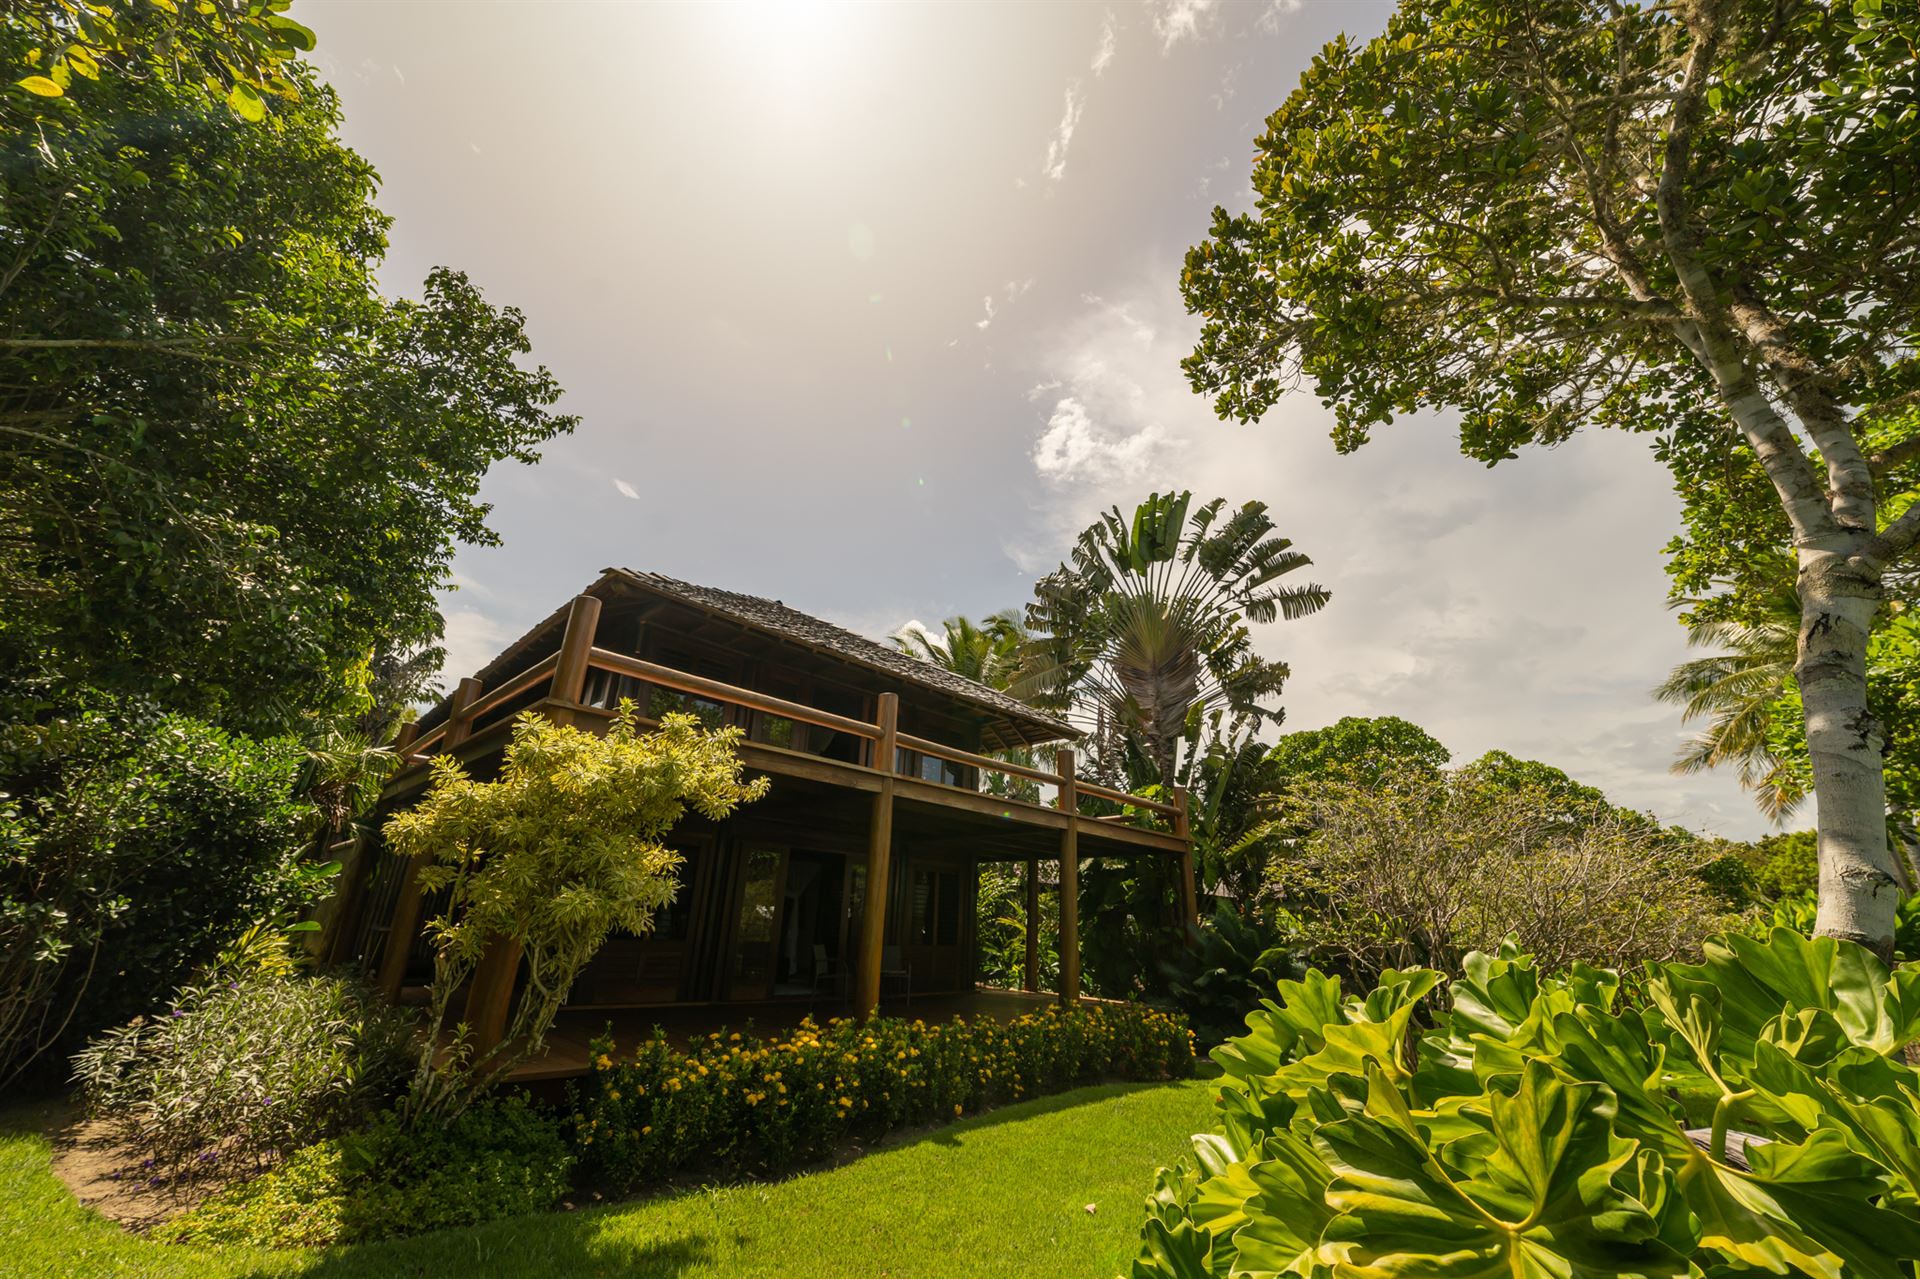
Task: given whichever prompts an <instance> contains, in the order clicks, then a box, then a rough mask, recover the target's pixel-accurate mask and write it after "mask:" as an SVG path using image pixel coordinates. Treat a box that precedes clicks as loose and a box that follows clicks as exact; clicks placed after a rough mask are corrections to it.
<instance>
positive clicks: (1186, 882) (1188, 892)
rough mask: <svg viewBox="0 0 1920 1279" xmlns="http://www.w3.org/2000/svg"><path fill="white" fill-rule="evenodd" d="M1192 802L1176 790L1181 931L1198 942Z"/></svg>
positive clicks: (1179, 790)
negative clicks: (1190, 813)
mask: <svg viewBox="0 0 1920 1279" xmlns="http://www.w3.org/2000/svg"><path fill="white" fill-rule="evenodd" d="M1191 802H1192V801H1191V800H1190V799H1189V798H1188V796H1187V792H1186V791H1185V790H1184V789H1182V788H1178V787H1176V788H1175V789H1174V792H1173V807H1174V814H1173V833H1174V835H1175V836H1176V837H1177V838H1178V839H1179V840H1180V930H1181V931H1182V932H1183V933H1185V934H1186V935H1187V938H1188V940H1189V941H1197V940H1198V939H1199V932H1198V930H1199V927H1200V895H1199V892H1198V891H1197V890H1196V889H1195V887H1194V882H1193V824H1192V819H1191V818H1189V816H1188V811H1189V805H1190V804H1191Z"/></svg>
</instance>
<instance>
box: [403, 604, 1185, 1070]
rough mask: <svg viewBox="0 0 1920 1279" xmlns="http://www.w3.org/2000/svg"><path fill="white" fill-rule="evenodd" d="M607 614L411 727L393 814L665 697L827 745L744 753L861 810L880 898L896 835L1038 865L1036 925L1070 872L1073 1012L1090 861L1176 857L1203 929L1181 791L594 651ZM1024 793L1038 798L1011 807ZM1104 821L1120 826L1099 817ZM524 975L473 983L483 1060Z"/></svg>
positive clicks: (406, 927)
mask: <svg viewBox="0 0 1920 1279" xmlns="http://www.w3.org/2000/svg"><path fill="white" fill-rule="evenodd" d="M600 607H601V602H600V600H599V599H598V598H596V597H595V596H593V595H590V594H588V595H581V596H579V597H577V598H576V599H575V600H574V602H573V604H572V606H571V609H570V611H569V612H568V614H567V618H566V626H565V631H564V634H563V636H562V639H561V642H560V646H559V650H558V651H557V652H555V653H554V654H552V655H551V656H548V657H545V658H543V659H541V660H539V661H537V662H535V663H534V664H533V665H531V666H529V667H528V668H526V669H525V670H523V671H520V672H518V673H516V674H512V675H509V676H506V677H505V678H504V679H503V680H502V681H501V683H500V684H499V685H498V686H497V687H495V688H492V689H488V688H485V687H483V686H482V685H481V683H480V681H479V680H477V679H465V680H462V681H461V682H460V686H459V687H458V688H457V689H456V690H455V692H454V694H453V696H452V698H451V699H450V700H449V702H448V706H447V714H446V717H445V718H444V720H442V722H440V723H439V724H438V725H436V726H435V727H433V728H432V729H431V730H429V731H427V732H425V733H424V734H421V733H418V732H417V729H416V726H413V725H409V726H407V727H406V728H404V729H403V730H402V731H401V734H400V737H399V739H398V740H397V741H396V743H395V746H396V748H397V749H398V750H399V751H400V752H401V753H402V755H403V757H404V758H405V760H406V763H405V765H404V766H403V768H402V770H401V771H400V772H399V773H398V774H396V775H395V777H394V778H393V779H392V781H390V782H389V783H388V785H387V788H386V792H385V794H384V796H383V803H384V805H386V806H389V807H391V806H393V805H395V804H397V803H404V802H405V801H406V800H407V799H408V798H410V797H411V796H412V795H413V794H414V793H416V792H418V791H419V790H421V789H423V788H424V787H425V785H426V784H427V781H428V776H429V771H430V764H431V760H432V758H433V757H434V756H436V755H440V754H445V753H452V754H454V755H455V756H456V757H458V758H460V759H462V760H463V761H476V760H480V759H483V758H485V757H486V756H489V755H491V754H493V753H495V752H498V751H499V750H501V749H503V748H504V747H505V746H506V744H507V741H508V739H509V737H510V736H511V733H512V729H513V723H514V721H515V720H516V719H518V718H519V717H520V716H522V715H527V714H539V715H543V716H545V717H547V718H549V719H551V720H553V721H555V722H558V723H565V724H571V725H574V726H576V727H581V728H604V726H605V725H606V724H607V723H609V722H610V721H611V720H612V719H613V717H614V716H615V714H616V713H617V712H616V710H615V709H614V706H613V705H610V704H608V703H617V701H618V700H619V694H620V692H621V691H622V690H624V689H629V688H631V689H646V690H666V691H667V692H669V693H672V694H676V695H679V696H682V697H687V698H694V699H698V701H699V704H700V705H699V708H700V709H701V710H703V711H706V712H707V713H708V714H709V716H710V717H711V718H713V719H715V720H718V721H721V722H727V721H736V722H746V723H754V722H756V721H754V719H753V717H754V716H761V717H772V719H773V720H774V721H777V722H779V723H781V724H784V725H786V726H788V728H789V729H791V727H792V726H806V727H807V728H809V729H818V730H821V731H822V732H824V733H826V734H827V735H828V736H827V737H826V738H824V739H822V740H824V741H826V742H828V743H830V744H831V747H832V750H833V755H832V756H829V755H827V754H824V753H821V752H818V751H809V750H801V749H794V748H792V747H790V746H783V745H778V744H775V743H774V742H772V741H768V740H745V741H742V742H741V744H740V747H739V753H740V758H741V762H742V763H743V764H744V765H745V767H746V768H747V769H748V770H750V771H752V772H755V773H764V774H767V775H769V776H771V777H773V778H775V779H776V784H775V786H774V790H773V795H772V796H770V797H769V800H768V801H763V803H764V802H772V801H774V800H776V799H777V798H778V797H779V796H780V795H782V794H783V793H786V794H788V795H789V797H790V800H791V802H793V803H795V804H796V805H797V806H798V808H799V809H800V810H801V811H802V812H805V813H810V814H813V815H824V814H826V813H828V812H829V811H831V812H832V813H833V814H835V815H836V816H837V817H839V818H845V817H846V816H847V815H848V809H849V806H850V804H857V805H859V806H861V807H864V809H865V811H864V813H860V814H859V815H858V817H856V820H857V821H859V827H858V828H859V829H861V830H863V833H864V836H865V842H866V845H867V861H866V867H867V871H866V873H867V876H868V882H870V883H877V884H885V883H888V882H889V880H888V870H889V864H890V862H891V859H892V856H893V848H894V843H895V839H894V835H895V828H896V823H898V825H899V827H900V829H901V830H903V831H904V832H906V833H907V834H908V835H909V836H910V837H912V838H914V839H916V840H924V839H926V838H929V837H934V838H941V839H947V840H951V841H953V842H955V843H958V844H963V845H964V846H966V847H968V848H969V849H971V853H970V855H971V856H972V857H973V858H975V859H976V860H990V859H1004V860H1021V861H1025V862H1026V863H1027V875H1026V882H1027V907H1026V909H1027V913H1028V917H1029V918H1031V917H1033V915H1034V913H1035V911H1036V910H1037V906H1038V895H1037V894H1038V876H1037V873H1036V868H1037V864H1038V863H1039V862H1040V861H1041V860H1048V861H1053V860H1056V859H1057V862H1058V868H1059V881H1058V897H1059V903H1060V931H1059V947H1060V957H1061V971H1060V981H1059V986H1060V991H1059V994H1060V997H1061V998H1063V999H1066V1000H1074V999H1077V998H1078V997H1079V993H1080V954H1079V915H1078V911H1079V887H1078V885H1079V867H1080V861H1081V859H1082V858H1085V857H1124V856H1139V855H1147V856H1155V855H1158V856H1171V857H1174V858H1176V859H1177V861H1178V875H1177V877H1176V883H1177V884H1178V895H1179V902H1178V914H1179V917H1180V918H1183V919H1185V920H1187V921H1188V922H1189V924H1191V923H1192V922H1193V921H1194V920H1195V917H1196V907H1197V901H1196V896H1195V885H1194V868H1193V853H1192V841H1191V839H1190V836H1189V826H1188V807H1187V797H1186V795H1185V794H1184V793H1181V792H1177V791H1176V792H1175V793H1174V796H1173V802H1171V803H1169V802H1165V801H1161V800H1156V799H1150V798H1147V797H1145V796H1141V795H1130V794H1127V793H1124V792H1122V791H1118V790H1114V789H1111V788H1109V787H1106V786H1103V785H1100V784H1098V783H1095V782H1090V781H1087V780H1084V779H1082V778H1081V777H1079V775H1078V773H1077V772H1076V770H1075V767H1074V750H1073V748H1072V747H1071V746H1069V745H1061V746H1058V747H1057V748H1055V750H1054V752H1053V761H1052V762H1053V767H1051V768H1044V767H1040V766H1037V765H1033V764H1027V763H1021V762H1016V761H1012V760H1008V759H1003V758H998V757H995V756H991V755H983V754H979V753H977V752H974V751H971V750H967V749H964V748H962V747H958V746H952V745H949V744H947V743H944V742H940V741H936V740H933V739H931V738H927V737H921V736H916V735H913V734H909V733H904V732H901V731H900V729H899V713H900V699H899V695H898V694H897V693H894V692H882V693H880V694H878V695H877V697H876V698H875V699H874V701H875V713H874V718H873V719H872V720H866V719H861V718H858V717H853V716H848V715H844V714H839V713H835V712H832V711H827V710H822V709H820V708H819V707H815V706H809V705H805V704H803V703H800V702H796V701H790V700H787V699H784V698H779V697H773V696H770V695H768V694H766V693H761V692H757V691H755V690H753V689H749V688H742V687H739V686H737V685H733V684H728V683H723V682H721V681H718V680H714V679H709V678H706V677H704V676H700V675H695V674H692V673H690V672H687V671H683V670H678V669H675V668H673V667H669V666H664V665H661V664H659V663H655V662H650V661H645V660H642V659H641V658H638V657H632V656H628V655H626V654H624V653H619V652H615V651H613V650H610V649H606V648H601V647H597V646H596V645H595V643H594V639H595V636H596V632H597V629H598V622H599V616H600ZM623 681H624V682H623ZM590 687H591V688H593V689H595V690H597V691H596V693H595V694H594V695H592V696H589V694H588V690H589V688H590ZM649 698H651V693H649ZM646 722H649V723H651V722H652V721H646ZM759 722H762V723H764V722H765V721H764V719H763V720H762V721H759ZM783 735H784V736H786V737H787V739H788V740H790V741H802V740H806V737H805V736H803V735H801V734H798V733H795V732H792V731H786V732H784V734H783ZM903 760H910V761H915V762H916V764H917V765H920V766H921V767H920V771H916V772H903V771H902V769H901V763H902V761H903ZM927 760H933V761H938V762H939V763H940V765H941V767H940V768H938V769H936V770H935V771H937V772H939V773H940V774H941V777H942V778H943V779H946V778H951V779H953V780H930V779H929V778H927V777H926V776H924V775H922V773H923V772H924V766H923V764H924V761H927ZM947 765H950V766H951V769H948V768H947V767H945V766H947ZM782 779H784V781H783V780H782ZM963 780H964V783H965V784H962V782H963ZM1018 790H1024V792H1025V793H1024V794H1015V793H1011V792H1014V791H1018ZM1089 809H1091V810H1094V811H1087V810H1089ZM1101 809H1106V810H1109V811H1105V812H1101V811H1098V810H1101ZM417 873H418V867H417V866H413V865H410V866H409V868H408V869H407V871H406V872H405V875H404V878H403V880H402V883H401V885H400V887H399V889H398V898H397V900H396V902H395V905H394V907H393V911H392V916H391V919H392V922H391V925H390V926H389V929H388V934H387V936H388V941H387V944H386V946H385V949H384V951H383V954H382V960H381V965H380V970H379V978H378V980H379V984H380V985H381V987H382V988H384V989H385V990H386V991H387V992H388V994H389V995H397V993H398V991H399V988H400V984H401V979H402V975H403V969H404V965H405V957H406V951H407V949H408V948H407V947H406V946H403V945H395V944H394V940H393V939H396V938H411V937H412V936H414V935H415V932H416V931H417V929H418V923H419V912H420V893H419V889H418V886H417V883H416V876H417ZM873 902H874V903H875V904H874V905H873V906H872V908H870V909H868V910H866V911H865V913H864V914H863V915H862V917H861V928H860V936H859V938H858V963H857V965H856V967H855V970H854V971H855V987H854V989H853V990H852V992H851V995H852V1000H851V1007H852V1008H853V1009H854V1010H856V1011H858V1012H862V1013H865V1012H870V1011H872V1010H873V1009H875V1008H876V1007H877V1006H878V1003H879V998H880V978H881V970H882V958H883V954H882V952H883V949H884V942H885V930H886V927H887V922H886V916H887V909H886V907H885V905H884V903H885V897H884V895H881V896H879V897H876V898H874V899H873ZM1036 936H1037V931H1036V930H1033V929H1029V930H1028V934H1027V938H1028V948H1027V956H1026V969H1027V972H1028V974H1029V978H1028V983H1027V984H1028V986H1029V987H1030V988H1031V987H1032V986H1033V985H1034V982H1033V979H1032V976H1031V974H1032V973H1033V972H1034V971H1035V966H1036V958H1035V951H1034V939H1035V937H1036ZM517 962H518V950H517V948H514V949H511V950H506V949H503V950H501V951H500V953H499V954H498V955H496V954H495V953H494V952H493V951H492V950H490V951H489V955H488V958H487V959H486V960H483V962H482V964H481V968H480V971H479V972H478V973H477V974H476V975H475V978H474V989H473V991H472V993H470V995H469V1004H468V1007H469V1013H470V1020H471V1021H472V1023H473V1026H474V1032H475V1042H476V1044H478V1045H481V1046H483V1047H484V1046H486V1045H490V1044H492V1043H495V1042H497V1041H498V1038H499V1036H500V1035H501V1033H502V1032H503V1030H504V1027H505V1022H506V1012H507V1004H508V999H509V995H510V992H511V989H512V986H513V982H514V972H515V968H516V966H517Z"/></svg>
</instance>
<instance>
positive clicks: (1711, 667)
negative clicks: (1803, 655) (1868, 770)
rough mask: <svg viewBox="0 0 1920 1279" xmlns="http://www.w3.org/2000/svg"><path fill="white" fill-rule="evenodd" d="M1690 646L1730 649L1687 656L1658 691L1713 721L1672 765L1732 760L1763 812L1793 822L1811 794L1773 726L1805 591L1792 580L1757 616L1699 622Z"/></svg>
mask: <svg viewBox="0 0 1920 1279" xmlns="http://www.w3.org/2000/svg"><path fill="white" fill-rule="evenodd" d="M1687 645H1688V647H1690V648H1711V647H1719V648H1723V649H1725V650H1726V651H1725V652H1721V653H1716V654H1714V655H1713V656H1711V657H1699V658H1695V659H1694V660H1692V661H1690V662H1682V663H1681V664H1680V665H1678V666H1676V667H1674V668H1673V672H1672V673H1671V674H1670V675H1668V676H1667V678H1666V680H1665V682H1663V683H1662V684H1661V685H1660V686H1659V687H1658V688H1656V689H1654V690H1653V695H1654V696H1655V697H1656V698H1658V699H1659V700H1660V701H1663V702H1673V703H1677V704H1678V705H1679V706H1680V707H1681V711H1680V718H1681V721H1682V722H1683V723H1685V722H1689V721H1692V720H1696V719H1706V720H1707V721H1708V723H1707V726H1706V728H1705V729H1703V730H1702V731H1701V732H1700V733H1698V734H1697V735H1696V736H1695V737H1694V738H1693V740H1692V741H1690V742H1688V743H1687V744H1686V745H1685V746H1684V747H1682V748H1681V750H1680V754H1679V757H1678V758H1677V759H1675V760H1674V764H1673V771H1674V772H1676V773H1681V774H1687V773H1698V772H1702V771H1704V770H1706V769H1709V768H1719V767H1721V766H1723V765H1732V766H1733V767H1734V768H1735V769H1736V770H1737V776H1738V777H1739V779H1740V785H1741V786H1743V787H1745V788H1746V789H1747V790H1750V791H1752V792H1753V797H1754V802H1755V803H1756V804H1758V805H1759V807H1760V811H1761V812H1762V813H1765V814H1766V815H1767V817H1768V818H1769V819H1770V820H1772V821H1774V822H1784V821H1786V819H1787V818H1789V817H1791V816H1792V815H1793V811H1794V810H1795V809H1796V808H1798V807H1799V806H1800V804H1801V803H1802V802H1803V801H1804V800H1805V799H1806V788H1805V785H1804V783H1803V782H1802V780H1801V779H1800V777H1799V776H1798V774H1797V772H1796V770H1794V769H1793V768H1792V767H1790V766H1789V765H1788V763H1787V762H1786V761H1785V760H1782V759H1781V758H1780V757H1779V756H1778V755H1776V754H1774V752H1773V748H1772V746H1771V745H1770V744H1769V732H1768V730H1769V729H1770V728H1771V727H1772V725H1773V720H1774V715H1775V713H1776V707H1777V705H1778V703H1779V701H1780V699H1781V698H1782V697H1783V696H1785V695H1786V693H1787V690H1788V689H1789V688H1790V687H1791V686H1792V683H1793V668H1794V663H1795V662H1796V661H1798V660H1799V654H1800V597H1799V595H1798V594H1797V593H1796V592H1795V591H1794V590H1793V589H1792V588H1791V587H1782V588H1780V589H1778V590H1776V591H1774V592H1773V593H1772V594H1770V595H1769V596H1768V597H1767V599H1766V601H1765V607H1764V610H1763V612H1762V613H1761V615H1760V616H1759V617H1758V618H1757V619H1756V620H1753V621H1747V622H1730V621H1712V622H1696V623H1695V624H1694V625H1693V627H1692V629H1691V630H1689V631H1688V633H1687Z"/></svg>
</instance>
